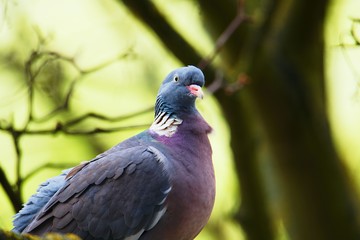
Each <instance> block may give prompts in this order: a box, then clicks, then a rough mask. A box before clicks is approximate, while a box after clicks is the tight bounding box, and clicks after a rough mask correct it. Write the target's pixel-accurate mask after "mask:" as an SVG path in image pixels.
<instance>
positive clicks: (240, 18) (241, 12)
mask: <svg viewBox="0 0 360 240" xmlns="http://www.w3.org/2000/svg"><path fill="white" fill-rule="evenodd" d="M249 20H250V17H249V16H247V15H246V13H245V9H244V2H243V1H239V2H238V8H237V14H236V16H235V18H234V19H233V20H232V21H231V23H230V24H229V25H228V26H227V28H226V29H225V30H224V32H223V33H222V34H221V35H220V36H219V38H218V39H217V40H216V43H215V47H214V49H213V51H212V53H211V54H210V55H209V56H208V57H205V58H203V59H201V61H200V62H199V64H198V66H199V68H201V69H204V68H206V66H208V65H209V64H210V63H211V62H212V61H213V60H214V58H215V57H216V56H217V55H218V54H219V52H220V51H221V49H222V48H223V47H224V45H225V43H226V42H228V40H229V39H230V37H231V36H232V35H233V34H234V32H235V31H236V30H237V29H238V28H239V27H240V25H241V24H242V23H243V22H245V21H249Z"/></svg>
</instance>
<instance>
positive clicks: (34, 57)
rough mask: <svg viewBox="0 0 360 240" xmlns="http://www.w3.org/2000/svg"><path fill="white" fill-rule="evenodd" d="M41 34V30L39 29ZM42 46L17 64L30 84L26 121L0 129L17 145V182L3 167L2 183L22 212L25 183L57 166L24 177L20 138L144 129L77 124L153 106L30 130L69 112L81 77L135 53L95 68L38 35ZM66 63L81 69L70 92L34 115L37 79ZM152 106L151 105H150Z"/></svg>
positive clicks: (114, 120) (5, 124) (3, 122)
mask: <svg viewBox="0 0 360 240" xmlns="http://www.w3.org/2000/svg"><path fill="white" fill-rule="evenodd" d="M37 33H38V32H37ZM37 35H38V39H39V45H38V47H37V49H35V50H33V51H32V52H31V53H30V55H29V57H28V59H27V60H26V61H25V63H24V65H18V67H19V68H20V69H19V71H24V73H25V79H26V81H25V82H26V86H27V94H28V96H27V104H28V111H27V116H26V121H25V123H24V125H23V127H15V124H14V121H12V120H11V121H6V120H1V121H0V130H2V131H4V132H7V133H8V134H9V135H10V136H11V138H12V142H13V146H14V148H15V159H14V161H15V177H16V180H15V184H14V185H12V184H11V183H10V181H9V178H8V177H7V176H6V174H5V172H4V171H3V169H0V170H1V171H0V184H1V185H2V186H3V188H4V189H5V192H6V194H7V196H8V197H9V199H10V200H11V203H12V205H13V208H14V209H15V211H19V210H20V209H21V207H22V205H21V204H22V200H21V196H22V185H23V183H24V181H26V180H27V179H29V178H30V177H31V176H33V175H34V174H36V173H37V172H38V171H40V170H42V169H43V168H49V167H55V166H54V165H51V164H49V165H45V166H43V167H41V168H39V169H36V170H34V171H32V172H30V173H29V174H28V175H27V176H25V177H24V178H22V176H21V165H22V150H21V144H20V142H21V138H22V137H23V136H25V135H49V134H56V133H64V134H69V135H92V134H97V133H111V132H116V131H124V130H129V129H134V128H144V127H147V126H148V125H149V124H143V125H136V126H121V127H111V128H95V129H91V130H84V129H77V128H75V127H74V126H75V125H77V124H80V123H81V122H83V121H85V120H86V119H89V118H95V119H99V120H103V121H107V122H112V123H117V122H121V121H123V120H125V119H129V118H133V117H136V116H139V115H141V114H144V113H147V112H149V111H150V108H146V109H144V110H142V111H139V112H136V113H133V114H129V115H123V116H118V117H107V116H104V115H101V114H95V113H88V114H84V115H82V116H79V117H77V118H74V119H72V120H69V121H67V122H65V123H57V124H56V126H54V127H53V128H50V129H45V130H43V129H42V130H30V127H29V126H30V125H31V124H40V123H41V124H45V123H47V122H48V121H50V120H52V119H53V118H55V117H57V116H60V114H61V113H63V112H68V111H69V103H70V101H71V99H72V96H73V92H74V91H75V89H76V87H77V83H78V82H79V80H80V79H81V78H83V77H84V76H86V75H88V74H91V73H94V72H96V71H99V70H101V69H103V68H105V67H107V66H109V65H110V64H113V63H114V62H116V61H118V60H120V59H125V58H127V57H128V56H130V55H131V54H132V50H131V49H130V50H129V51H127V52H125V53H123V54H119V55H118V56H116V57H115V58H114V59H110V60H108V61H106V62H103V63H101V64H99V65H97V66H95V67H92V68H89V69H82V68H81V67H80V66H79V65H78V64H77V62H76V59H75V58H74V57H66V56H63V55H62V54H60V53H57V52H54V51H47V50H46V49H45V46H44V45H45V43H46V40H45V39H44V38H43V37H41V36H40V35H39V34H37ZM59 61H62V62H66V63H68V64H70V65H71V66H72V67H73V68H75V69H76V70H77V72H78V76H76V77H75V78H74V79H73V80H72V82H71V84H70V87H68V89H67V92H66V93H65V97H64V98H63V101H62V102H61V103H60V104H59V105H57V106H56V107H55V108H54V109H53V110H51V111H50V112H48V113H47V114H45V115H44V116H42V117H38V118H36V117H35V116H34V109H35V107H36V106H35V102H34V98H35V94H36V92H35V86H36V84H37V81H38V80H39V77H40V76H41V74H42V72H43V71H44V70H45V69H46V68H47V67H48V66H49V65H50V64H52V63H55V62H59ZM151 109H152V108H151Z"/></svg>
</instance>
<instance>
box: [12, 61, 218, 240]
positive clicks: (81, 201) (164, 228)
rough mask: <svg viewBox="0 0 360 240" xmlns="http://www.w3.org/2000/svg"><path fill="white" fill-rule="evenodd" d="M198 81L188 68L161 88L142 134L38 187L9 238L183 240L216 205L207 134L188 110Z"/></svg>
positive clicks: (196, 230) (195, 113)
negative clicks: (63, 236)
mask: <svg viewBox="0 0 360 240" xmlns="http://www.w3.org/2000/svg"><path fill="white" fill-rule="evenodd" d="M204 83H205V79H204V75H203V73H202V72H201V70H200V69H198V68H196V67H194V66H187V67H182V68H178V69H176V70H174V71H172V72H171V73H170V74H169V75H168V76H167V77H166V78H165V80H164V81H163V83H162V85H161V87H160V90H159V92H158V95H157V98H156V104H155V119H154V122H153V123H152V125H151V126H150V128H149V129H147V130H145V131H143V132H141V133H140V134H138V135H136V136H134V137H131V138H129V139H127V140H125V141H123V142H121V143H119V144H118V145H116V146H114V147H112V148H111V149H109V150H107V151H106V152H104V153H102V154H100V155H98V156H97V157H95V158H94V159H92V160H91V161H88V162H85V163H83V164H81V165H79V166H76V167H74V168H72V169H68V170H65V171H64V172H63V173H62V174H61V175H59V176H57V177H55V178H51V179H49V180H48V181H46V182H45V183H43V184H42V185H41V186H40V187H39V189H38V191H37V193H36V194H35V195H33V196H32V197H31V198H30V200H29V202H27V203H26V204H25V205H24V208H23V209H22V210H21V211H20V212H19V213H17V214H16V216H15V219H14V229H13V231H16V232H21V233H30V234H36V235H43V234H44V233H47V232H58V233H74V234H77V235H78V236H80V237H81V238H82V239H125V240H136V239H141V240H149V239H154V240H165V239H166V240H190V239H194V238H195V236H197V235H198V233H199V232H200V231H201V229H202V228H203V227H204V226H205V224H206V223H207V221H208V219H209V217H210V214H211V211H212V208H213V204H214V198H215V178H214V170H213V164H212V150H211V146H210V143H209V139H208V134H209V133H210V132H211V130H212V129H211V127H210V126H209V125H208V124H207V123H206V121H205V120H204V119H203V118H202V116H201V115H200V114H199V112H198V111H197V110H196V108H195V99H196V98H197V97H199V98H202V97H203V92H202V89H201V88H202V87H203V86H204Z"/></svg>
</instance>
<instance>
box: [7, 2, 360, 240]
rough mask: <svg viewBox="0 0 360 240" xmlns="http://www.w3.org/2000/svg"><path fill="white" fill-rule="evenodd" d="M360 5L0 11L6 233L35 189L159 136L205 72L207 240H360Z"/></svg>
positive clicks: (58, 6) (53, 5) (27, 6)
mask: <svg viewBox="0 0 360 240" xmlns="http://www.w3.org/2000/svg"><path fill="white" fill-rule="evenodd" d="M359 9H360V3H359V1H356V0H346V1H343V0H333V1H326V0H320V1H316V2H315V1H309V0H304V1H295V0H293V1H288V0H281V1H270V0H268V1H258V0H253V1H245V0H244V1H242V0H239V1H234V0H227V1H212V0H211V1H204V0H199V1H190V0H173V1H165V0H153V1H131V0H123V1H116V0H103V1H100V0H77V1H70V0H63V1H46V0H26V1H24V0H13V1H11V0H1V1H0V184H1V186H2V187H1V188H0V228H1V229H5V230H10V229H11V228H12V224H11V220H12V216H13V215H14V213H15V211H17V210H18V209H19V208H21V204H22V203H23V202H24V201H26V200H27V199H28V198H29V196H30V195H31V194H33V193H34V192H35V191H36V189H37V187H38V185H39V184H40V183H41V182H43V181H44V180H46V179H47V178H49V177H51V176H54V175H57V174H59V173H60V172H61V169H64V168H68V167H71V166H74V165H76V164H79V163H80V162H81V161H85V160H89V159H91V158H92V157H94V156H95V155H96V154H98V153H100V152H102V151H104V150H106V149H108V148H110V147H111V146H113V145H115V144H117V143H118V142H120V141H122V140H124V139H126V138H128V137H129V136H132V135H134V134H136V133H138V132H140V131H142V130H144V129H146V128H147V127H148V126H149V125H150V124H151V122H152V119H153V112H152V108H153V106H154V102H155V97H156V94H157V90H158V87H159V85H160V83H161V81H162V80H163V78H164V77H165V76H166V74H167V73H168V72H169V71H171V70H173V69H174V68H177V67H180V66H183V65H189V64H191V65H196V66H199V67H201V68H202V69H203V71H204V73H205V76H206V79H207V91H206V97H205V99H204V100H203V101H198V102H197V105H198V108H199V110H200V112H201V113H202V114H203V115H204V117H205V118H206V120H207V121H208V122H209V123H210V124H211V125H212V127H213V128H214V132H213V133H212V134H211V136H210V137H211V143H212V146H213V150H214V156H213V159H214V165H215V169H216V177H217V197H216V204H215V208H214V211H213V214H212V217H211V219H210V221H209V224H208V225H207V226H206V228H205V230H204V231H202V232H201V234H200V235H199V236H198V237H197V238H196V239H199V240H205V239H206V240H208V239H209V240H212V239H214V240H215V239H269V240H271V239H284V240H285V239H302V240H303V239H359V236H360V225H359V223H360V222H359V218H360V215H359V207H360V202H359V196H358V192H359V190H360V174H359V171H360V147H359V143H360V124H359V123H360V92H359V91H360V90H359V87H360V68H359V63H360V11H359Z"/></svg>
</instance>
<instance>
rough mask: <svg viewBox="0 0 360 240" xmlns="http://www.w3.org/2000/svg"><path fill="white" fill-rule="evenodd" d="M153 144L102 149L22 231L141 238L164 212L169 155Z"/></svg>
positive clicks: (76, 172) (168, 186)
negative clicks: (166, 155) (48, 231)
mask: <svg viewBox="0 0 360 240" xmlns="http://www.w3.org/2000/svg"><path fill="white" fill-rule="evenodd" d="M159 153H160V151H158V150H157V149H155V148H153V147H142V146H141V147H132V148H130V149H124V150H121V151H116V152H111V153H109V154H108V155H103V156H102V157H101V158H98V159H96V161H91V162H89V163H88V164H86V165H84V166H83V167H82V168H81V169H76V171H74V172H73V173H72V176H71V177H69V178H68V179H67V181H66V183H65V185H64V186H63V187H62V188H61V189H60V190H59V191H58V192H57V193H56V194H55V195H54V196H53V197H52V198H51V199H50V201H49V202H48V203H47V205H46V206H45V207H44V209H43V210H42V211H41V212H40V214H39V215H38V216H37V217H36V219H35V220H34V221H33V222H32V223H31V224H30V225H29V226H28V227H27V228H26V229H25V231H24V232H28V233H34V234H43V233H44V232H43V229H47V230H50V231H54V232H65V230H72V231H73V232H74V233H76V234H79V236H80V237H82V238H84V239H101V238H104V239H106V238H111V239H138V238H139V237H140V236H141V234H142V233H143V232H144V231H147V230H149V229H151V228H153V227H154V226H155V225H156V224H157V223H158V222H159V221H160V219H161V217H162V216H163V215H164V214H165V212H166V198H167V196H168V194H169V192H170V189H171V184H170V179H169V176H168V173H167V171H166V164H165V163H166V157H165V156H164V155H163V154H161V153H160V154H159Z"/></svg>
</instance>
